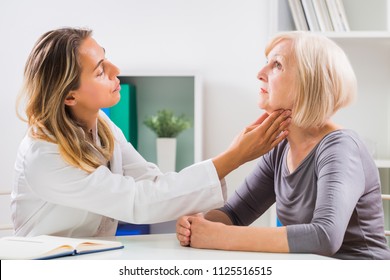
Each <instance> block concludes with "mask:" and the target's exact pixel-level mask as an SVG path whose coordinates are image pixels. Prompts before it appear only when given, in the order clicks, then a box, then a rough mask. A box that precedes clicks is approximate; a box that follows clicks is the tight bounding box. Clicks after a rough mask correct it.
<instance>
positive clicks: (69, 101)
mask: <svg viewBox="0 0 390 280" xmlns="http://www.w3.org/2000/svg"><path fill="white" fill-rule="evenodd" d="M74 95H75V93H74V92H73V91H71V92H69V94H68V96H67V97H66V98H65V102H64V103H65V105H67V106H74V105H76V104H77V101H76V98H75V97H74Z"/></svg>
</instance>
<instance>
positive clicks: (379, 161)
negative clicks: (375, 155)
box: [375, 159, 390, 168]
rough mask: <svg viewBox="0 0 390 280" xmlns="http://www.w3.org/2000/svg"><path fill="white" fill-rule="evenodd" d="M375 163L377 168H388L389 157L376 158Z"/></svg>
mask: <svg viewBox="0 0 390 280" xmlns="http://www.w3.org/2000/svg"><path fill="white" fill-rule="evenodd" d="M375 164H376V166H377V167H378V168H390V159H377V160H375Z"/></svg>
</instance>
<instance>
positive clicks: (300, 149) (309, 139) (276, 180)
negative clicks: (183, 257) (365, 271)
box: [177, 32, 390, 259]
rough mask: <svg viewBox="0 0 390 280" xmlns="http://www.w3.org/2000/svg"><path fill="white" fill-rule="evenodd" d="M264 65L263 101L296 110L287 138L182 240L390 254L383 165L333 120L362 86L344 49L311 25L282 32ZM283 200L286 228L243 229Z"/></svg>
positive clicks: (185, 223) (347, 254) (348, 254)
mask: <svg viewBox="0 0 390 280" xmlns="http://www.w3.org/2000/svg"><path fill="white" fill-rule="evenodd" d="M265 54H266V56H267V59H268V62H267V64H266V65H265V66H264V67H263V69H261V70H260V72H259V74H258V79H259V80H260V81H261V89H260V96H259V107H260V108H261V109H264V110H265V111H266V112H268V113H271V112H273V111H275V110H278V109H281V108H283V109H288V110H291V111H292V123H291V125H290V127H289V134H288V137H287V139H286V140H284V141H283V142H281V143H280V144H279V145H278V146H277V147H276V148H274V149H273V150H272V151H270V152H269V153H267V154H266V155H264V156H263V157H261V158H260V160H259V162H258V164H257V166H256V167H255V169H254V170H253V172H252V173H251V174H250V175H249V176H248V177H247V178H246V180H245V181H244V183H243V184H242V185H241V187H240V188H238V189H237V191H236V192H235V194H234V195H233V196H232V197H231V198H230V199H229V200H228V202H227V203H226V204H225V206H224V207H222V208H220V209H216V210H212V211H210V212H208V213H206V214H205V216H204V217H202V216H199V215H198V216H192V217H188V216H185V217H182V218H180V219H179V220H178V222H177V236H178V239H179V241H180V243H181V244H182V245H191V246H193V247H198V248H213V249H225V250H244V251H264V252H293V253H297V252H301V253H316V254H321V255H326V256H333V257H336V258H342V259H390V250H389V248H388V246H387V243H386V238H385V236H384V217H383V209H382V201H381V187H380V180H379V175H378V170H377V168H376V166H375V163H374V161H373V159H372V158H371V156H370V154H369V152H368V151H367V149H366V147H365V146H364V144H363V142H362V140H361V138H360V137H359V136H358V135H357V134H356V133H355V132H353V131H351V130H348V129H345V128H342V127H341V126H339V125H337V124H336V123H334V122H332V120H331V117H332V116H333V115H334V114H335V112H336V111H337V110H339V109H340V108H342V107H344V106H346V105H348V104H349V103H350V102H351V101H352V100H353V98H354V96H355V94H356V78H355V75H354V72H353V70H352V67H351V65H350V63H349V61H348V59H347V57H346V55H345V54H344V52H343V51H342V50H341V49H340V48H339V47H338V46H337V45H336V44H335V43H334V42H332V41H331V40H329V39H327V38H326V37H323V36H320V35H313V34H311V33H303V32H290V33H285V34H280V35H278V36H276V37H275V38H274V39H273V40H271V42H270V43H269V45H268V46H267V48H266V52H265ZM275 202H276V211H277V215H278V218H279V219H280V221H281V222H282V224H283V225H284V226H282V227H270V228H258V227H245V226H247V225H249V224H251V223H252V222H253V221H255V220H256V219H257V218H258V217H259V216H261V215H262V214H263V213H264V212H265V211H266V210H267V209H268V208H269V207H270V206H271V205H272V204H274V203H275Z"/></svg>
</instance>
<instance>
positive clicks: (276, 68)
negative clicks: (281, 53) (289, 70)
mask: <svg viewBox="0 0 390 280" xmlns="http://www.w3.org/2000/svg"><path fill="white" fill-rule="evenodd" d="M282 70H283V66H282V64H281V63H280V62H279V61H275V62H274V64H273V66H272V72H273V73H277V72H280V71H282Z"/></svg>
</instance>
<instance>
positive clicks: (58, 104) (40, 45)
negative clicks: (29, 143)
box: [17, 28, 114, 173]
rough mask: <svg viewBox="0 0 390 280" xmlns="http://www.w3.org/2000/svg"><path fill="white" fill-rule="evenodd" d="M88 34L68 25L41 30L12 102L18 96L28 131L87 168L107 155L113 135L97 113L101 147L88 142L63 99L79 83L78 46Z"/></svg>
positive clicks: (81, 166)
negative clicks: (20, 90)
mask: <svg viewBox="0 0 390 280" xmlns="http://www.w3.org/2000/svg"><path fill="white" fill-rule="evenodd" d="M90 36H92V31H91V30H87V29H74V28H61V29H57V30H52V31H49V32H47V33H45V34H43V35H42V36H41V37H40V38H39V40H38V41H37V43H36V44H35V46H34V48H33V50H32V51H31V53H30V55H29V57H28V59H27V62H26V66H25V69H24V86H23V90H22V92H21V95H20V96H19V98H18V101H17V107H19V105H20V103H21V100H22V97H24V98H25V99H26V108H25V112H26V117H27V120H26V121H27V122H28V124H29V126H30V127H31V129H30V135H31V136H32V137H34V138H36V139H41V140H45V141H49V142H52V143H56V144H57V145H58V147H59V152H60V154H61V156H62V157H63V158H64V160H65V161H67V162H68V163H69V164H71V165H73V166H76V167H79V168H81V169H82V170H84V171H86V172H89V173H90V172H93V171H94V170H95V169H96V168H97V167H99V166H100V165H102V164H105V163H106V162H107V161H109V160H110V159H111V156H112V153H113V149H114V137H113V135H112V132H111V130H110V128H109V127H108V125H107V123H106V122H105V121H104V120H103V119H101V118H100V117H99V118H98V122H97V123H98V134H99V137H100V140H101V146H98V145H96V144H95V143H92V141H91V140H89V139H88V137H87V136H86V134H85V132H84V130H83V129H82V127H81V125H80V124H78V123H77V121H76V120H75V119H73V117H72V115H71V113H70V111H69V109H68V107H67V106H65V103H64V102H65V98H66V97H67V95H68V94H69V92H70V91H71V90H76V89H78V88H79V86H80V76H81V71H82V68H81V64H80V57H79V48H80V45H81V44H82V42H83V41H84V40H85V39H86V38H88V37H90ZM18 115H19V117H20V114H18ZM22 119H23V118H22Z"/></svg>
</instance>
